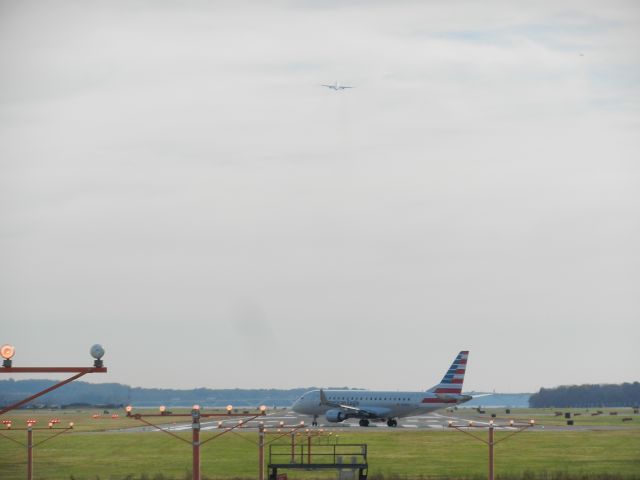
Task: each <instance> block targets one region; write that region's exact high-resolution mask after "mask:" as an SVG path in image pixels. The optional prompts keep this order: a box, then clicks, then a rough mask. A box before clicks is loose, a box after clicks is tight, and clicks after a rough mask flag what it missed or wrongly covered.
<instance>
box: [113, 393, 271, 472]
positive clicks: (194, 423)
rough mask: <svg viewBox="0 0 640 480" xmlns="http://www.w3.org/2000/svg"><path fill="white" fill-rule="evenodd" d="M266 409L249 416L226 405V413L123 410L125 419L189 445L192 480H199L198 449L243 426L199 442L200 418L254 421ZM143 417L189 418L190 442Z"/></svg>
mask: <svg viewBox="0 0 640 480" xmlns="http://www.w3.org/2000/svg"><path fill="white" fill-rule="evenodd" d="M266 409H267V408H266V407H265V406H264V405H262V406H260V408H259V413H255V414H250V413H233V406H232V405H227V413H203V412H201V411H200V405H194V406H193V407H192V408H191V413H186V414H184V413H170V412H167V411H166V409H165V407H164V406H161V407H160V413H149V414H142V413H132V412H133V407H132V406H131V405H128V406H127V407H126V408H125V412H126V413H127V417H129V418H133V419H135V420H139V421H141V422H142V423H144V424H146V425H149V426H150V427H153V428H156V429H158V430H160V431H161V432H164V433H167V434H169V435H171V436H172V437H174V438H177V439H178V440H181V441H183V442H187V443H190V444H191V455H192V467H193V472H192V476H193V480H200V471H201V468H200V447H201V446H202V445H204V444H205V443H207V442H210V441H211V440H214V439H216V438H218V437H219V436H221V435H224V434H225V433H228V432H231V431H233V430H235V429H236V428H239V427H241V426H242V425H243V424H244V420H240V421H239V422H238V423H237V424H236V425H234V426H233V427H231V428H227V429H226V430H225V431H224V432H221V433H219V434H217V435H214V436H213V437H210V438H208V439H206V440H205V441H201V440H200V419H201V418H211V417H218V418H220V417H244V418H245V419H246V418H247V417H249V418H248V419H247V420H246V421H248V422H249V421H251V420H255V419H256V418H258V417H261V416H263V415H266ZM144 417H191V442H189V441H188V440H185V439H184V438H182V437H180V436H178V435H176V434H175V433H173V432H171V431H169V430H167V429H164V428H162V427H160V426H159V425H155V424H153V423H151V422H149V421H147V420H145V419H144Z"/></svg>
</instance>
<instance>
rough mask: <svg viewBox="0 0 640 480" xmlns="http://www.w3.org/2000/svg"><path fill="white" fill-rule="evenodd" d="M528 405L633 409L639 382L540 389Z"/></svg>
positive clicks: (639, 398)
mask: <svg viewBox="0 0 640 480" xmlns="http://www.w3.org/2000/svg"><path fill="white" fill-rule="evenodd" d="M529 405H530V406H531V407H533V408H547V407H556V408H570V407H575V408H578V407H588V408H598V407H633V406H637V405H640V382H633V383H623V384H618V385H563V386H560V387H556V388H541V389H540V391H539V392H538V393H534V394H533V395H531V397H530V398H529Z"/></svg>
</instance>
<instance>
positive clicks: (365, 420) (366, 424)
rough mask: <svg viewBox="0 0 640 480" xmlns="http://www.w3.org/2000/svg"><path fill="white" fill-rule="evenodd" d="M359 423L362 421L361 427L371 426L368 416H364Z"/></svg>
mask: <svg viewBox="0 0 640 480" xmlns="http://www.w3.org/2000/svg"><path fill="white" fill-rule="evenodd" d="M359 423H360V426H361V427H368V426H369V420H367V419H366V418H362V419H361V420H360V422H359Z"/></svg>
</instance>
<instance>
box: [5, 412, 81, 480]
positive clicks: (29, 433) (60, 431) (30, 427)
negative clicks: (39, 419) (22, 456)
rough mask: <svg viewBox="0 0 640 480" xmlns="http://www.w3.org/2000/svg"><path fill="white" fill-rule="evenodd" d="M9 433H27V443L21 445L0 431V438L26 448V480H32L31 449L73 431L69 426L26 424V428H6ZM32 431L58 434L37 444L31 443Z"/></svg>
mask: <svg viewBox="0 0 640 480" xmlns="http://www.w3.org/2000/svg"><path fill="white" fill-rule="evenodd" d="M8 430H9V431H26V432H27V442H26V443H22V442H20V441H19V440H16V439H15V438H11V437H9V436H8V435H5V434H4V433H2V432H1V431H0V437H4V438H6V439H7V440H11V441H12V442H14V443H17V444H18V445H21V446H23V447H26V449H27V480H33V449H34V448H35V447H37V446H39V445H42V444H43V443H44V442H48V441H49V440H51V439H53V438H56V437H57V436H59V435H62V434H63V433H67V432H70V431H71V430H73V426H72V425H70V426H69V427H66V428H55V427H48V428H45V427H41V428H34V427H33V425H32V424H30V423H27V428H11V427H9V428H8ZM34 430H47V431H51V430H57V431H58V432H57V433H55V434H54V435H51V436H49V437H47V438H45V439H44V440H41V441H40V442H38V443H33V431H34Z"/></svg>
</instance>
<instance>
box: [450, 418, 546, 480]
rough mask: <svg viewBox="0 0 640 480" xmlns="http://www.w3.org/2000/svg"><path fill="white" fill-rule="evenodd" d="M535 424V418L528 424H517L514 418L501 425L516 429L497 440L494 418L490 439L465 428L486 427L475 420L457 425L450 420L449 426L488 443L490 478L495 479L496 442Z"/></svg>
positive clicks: (490, 429)
mask: <svg viewBox="0 0 640 480" xmlns="http://www.w3.org/2000/svg"><path fill="white" fill-rule="evenodd" d="M534 425H535V421H534V420H529V423H527V424H516V423H515V422H514V421H513V420H510V421H509V424H508V425H501V427H511V428H516V431H514V432H511V434H509V435H507V436H505V437H502V438H501V439H500V440H495V437H494V429H495V428H496V425H495V424H494V422H493V420H490V421H489V428H488V430H489V440H484V439H482V438H480V437H478V436H476V435H474V434H473V433H471V432H469V431H467V430H465V429H469V428H485V426H484V425H476V424H475V423H474V422H473V421H470V422H469V423H468V424H467V425H456V424H454V422H453V421H449V428H454V429H456V430H458V431H459V432H462V433H464V434H466V435H469V436H470V437H473V438H475V439H476V440H478V441H480V442H482V443H484V444H486V445H488V447H489V480H494V447H495V445H496V444H498V443H500V442H504V441H505V440H507V439H508V438H511V437H513V436H514V435H516V434H518V433H520V432H522V431H524V430H526V429H527V428H531V427H533V426H534Z"/></svg>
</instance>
